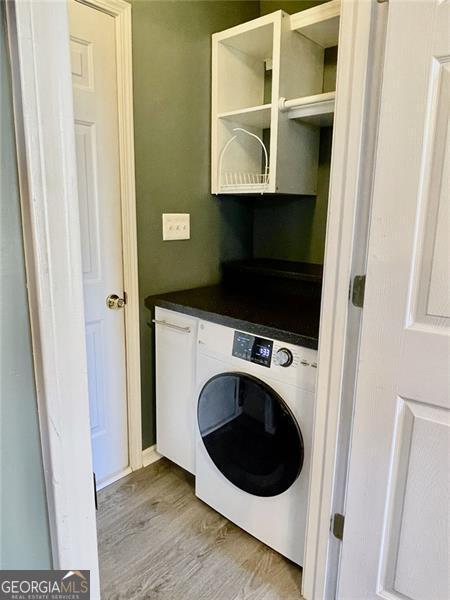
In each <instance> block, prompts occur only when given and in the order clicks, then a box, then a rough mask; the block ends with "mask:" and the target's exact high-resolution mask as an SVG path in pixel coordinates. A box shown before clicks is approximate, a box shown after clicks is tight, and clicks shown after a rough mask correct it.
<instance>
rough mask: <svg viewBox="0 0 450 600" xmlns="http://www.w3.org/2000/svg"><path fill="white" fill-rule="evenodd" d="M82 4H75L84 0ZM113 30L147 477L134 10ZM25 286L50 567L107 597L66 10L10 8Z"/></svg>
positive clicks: (130, 323) (130, 365)
mask: <svg viewBox="0 0 450 600" xmlns="http://www.w3.org/2000/svg"><path fill="white" fill-rule="evenodd" d="M78 1H79V0H78ZM83 3H84V4H87V5H90V6H92V7H93V8H96V9H98V10H102V11H103V12H107V13H108V14H110V15H111V16H113V17H114V19H115V23H116V35H117V37H116V49H117V54H116V57H117V80H118V90H119V93H118V109H119V152H120V185H121V197H122V235H123V263H124V264H123V267H124V288H125V290H126V292H127V296H128V298H127V300H128V302H127V308H126V310H125V325H126V361H127V395H128V397H127V404H128V409H127V410H128V444H129V461H130V468H131V469H132V470H135V469H139V468H141V467H142V433H141V397H140V345H139V296H138V266H137V236H136V203H135V172H134V132H133V88H132V55H131V5H130V4H129V3H127V2H125V1H124V0H89V1H83ZM6 15H7V32H8V43H9V49H10V57H11V71H12V86H13V103H14V120H15V129H16V145H17V158H18V171H19V186H20V196H21V210H22V221H23V238H24V250H25V263H26V276H27V288H28V300H29V310H30V322H31V331H32V345H33V360H34V370H35V380H36V390H37V404H38V415H39V427H40V436H41V447H42V458H43V466H44V477H45V485H46V494H47V506H48V518H49V530H50V541H51V548H52V562H53V567H54V568H58V569H73V568H78V569H90V571H91V596H92V598H100V587H99V571H98V547H97V531H96V516H95V502H94V493H93V478H92V451H91V440H90V423H89V397H88V386H87V363H86V340H85V325H84V321H85V320H84V300H83V280H82V266H81V243H80V220H79V207H78V193H77V174H76V154H75V131H74V112H73V92H72V78H71V68H70V52H69V39H70V34H69V27H68V23H69V19H68V9H67V4H66V2H56V3H45V2H44V3H42V2H39V3H35V2H33V1H32V0H10V1H9V2H7V3H6Z"/></svg>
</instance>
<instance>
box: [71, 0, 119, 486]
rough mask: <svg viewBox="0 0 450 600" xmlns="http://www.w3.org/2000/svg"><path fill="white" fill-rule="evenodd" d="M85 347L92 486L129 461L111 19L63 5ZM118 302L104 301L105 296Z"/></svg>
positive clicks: (77, 6) (81, 6)
mask: <svg viewBox="0 0 450 600" xmlns="http://www.w3.org/2000/svg"><path fill="white" fill-rule="evenodd" d="M69 15H70V49H71V62H72V82H73V96H74V112H75V139H76V155H77V169H78V194H79V203H80V226H81V244H82V266H83V281H84V300H85V317H86V346H87V358H88V381H89V400H90V417H91V436H92V452H93V462H94V471H95V474H96V477H97V484H100V485H101V484H102V482H103V483H104V482H105V481H107V480H109V479H111V478H113V477H115V476H116V475H119V474H120V473H122V472H123V471H124V470H125V469H126V468H127V467H128V464H129V459H128V434H127V398H126V365H125V322H124V307H121V306H120V305H121V304H122V303H121V302H120V300H122V299H123V294H124V286H123V260H122V226H121V198H120V179H119V177H120V176H119V138H118V135H119V134H118V111H117V83H116V82H117V72H116V43H115V22H114V18H113V17H112V16H110V15H108V14H106V13H104V12H101V11H100V10H95V9H94V8H92V7H89V6H86V5H84V4H81V3H79V2H75V1H71V2H70V3H69ZM110 294H115V295H116V296H118V298H119V300H117V299H116V301H115V302H114V301H113V302H112V303H111V308H108V307H107V302H106V300H107V297H108V296H109V295H110Z"/></svg>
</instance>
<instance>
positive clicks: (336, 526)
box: [330, 513, 345, 541]
mask: <svg viewBox="0 0 450 600" xmlns="http://www.w3.org/2000/svg"><path fill="white" fill-rule="evenodd" d="M344 523H345V517H344V515H341V514H339V513H334V515H333V516H332V517H331V527H330V529H331V531H332V532H333V535H334V537H335V538H337V539H338V540H341V541H342V538H343V537H344Z"/></svg>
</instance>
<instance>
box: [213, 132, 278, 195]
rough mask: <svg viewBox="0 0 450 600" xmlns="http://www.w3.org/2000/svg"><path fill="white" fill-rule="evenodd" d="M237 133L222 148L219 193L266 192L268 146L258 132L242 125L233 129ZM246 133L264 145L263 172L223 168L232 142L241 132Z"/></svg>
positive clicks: (267, 182)
mask: <svg viewBox="0 0 450 600" xmlns="http://www.w3.org/2000/svg"><path fill="white" fill-rule="evenodd" d="M233 132H235V134H234V135H233V136H232V137H231V138H230V139H229V140H228V141H227V143H226V144H225V146H224V147H223V149H222V152H221V153H220V157H219V165H218V166H219V173H218V179H219V194H220V193H231V192H234V193H247V194H248V193H253V194H264V192H266V191H267V190H268V187H269V182H270V181H269V156H268V154H267V149H266V146H265V145H264V142H263V141H262V139H261V138H260V137H258V136H257V135H256V134H254V133H251V132H250V131H247V130H246V129H243V128H242V127H235V128H234V129H233ZM242 133H244V134H246V135H249V136H251V137H252V138H254V139H255V140H257V141H258V142H259V144H260V145H261V147H262V150H263V155H264V170H263V172H262V173H258V172H257V173H255V172H248V171H236V170H223V161H224V157H225V154H226V152H227V151H228V150H229V148H230V146H231V145H232V143H233V142H234V141H235V140H236V138H237V137H238V135H239V134H242Z"/></svg>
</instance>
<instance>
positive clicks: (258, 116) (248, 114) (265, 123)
mask: <svg viewBox="0 0 450 600" xmlns="http://www.w3.org/2000/svg"><path fill="white" fill-rule="evenodd" d="M271 109H272V105H271V104H261V105H260V106H251V107H250V108H243V109H239V110H232V111H229V112H224V113H220V114H219V115H217V116H218V117H219V119H225V120H228V121H233V122H234V123H239V124H240V125H247V127H258V128H260V129H268V128H269V127H270V118H271Z"/></svg>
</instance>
